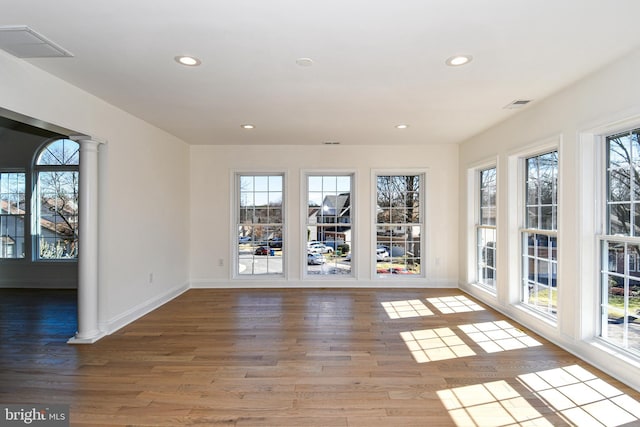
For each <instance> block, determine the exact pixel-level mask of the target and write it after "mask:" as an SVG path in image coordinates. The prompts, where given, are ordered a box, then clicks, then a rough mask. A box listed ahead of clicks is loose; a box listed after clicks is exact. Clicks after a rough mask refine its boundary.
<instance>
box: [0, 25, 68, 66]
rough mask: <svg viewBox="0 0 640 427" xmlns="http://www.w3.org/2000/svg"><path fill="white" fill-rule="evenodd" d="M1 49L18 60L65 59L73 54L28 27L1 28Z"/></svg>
mask: <svg viewBox="0 0 640 427" xmlns="http://www.w3.org/2000/svg"><path fill="white" fill-rule="evenodd" d="M0 49H3V50H5V51H7V52H9V53H10V54H12V55H14V56H17V57H18V58H64V57H71V56H73V54H72V53H71V52H69V51H68V50H66V49H64V48H63V47H61V46H58V45H57V44H55V43H54V42H52V41H51V40H49V39H47V38H46V37H45V36H43V35H42V34H38V33H37V32H35V31H33V30H32V29H31V28H29V27H27V26H26V25H12V26H0Z"/></svg>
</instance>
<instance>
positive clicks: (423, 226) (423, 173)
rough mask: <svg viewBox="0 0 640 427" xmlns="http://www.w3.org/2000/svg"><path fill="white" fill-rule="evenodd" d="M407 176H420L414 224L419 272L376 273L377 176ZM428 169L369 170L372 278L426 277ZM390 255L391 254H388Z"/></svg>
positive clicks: (399, 279)
mask: <svg viewBox="0 0 640 427" xmlns="http://www.w3.org/2000/svg"><path fill="white" fill-rule="evenodd" d="M403 175H405V176H407V175H417V176H420V179H421V181H422V182H421V184H420V189H419V193H418V194H419V195H418V197H419V201H420V206H419V217H420V222H419V223H417V224H416V225H418V226H420V246H419V247H420V258H419V259H420V274H378V272H377V261H376V249H377V246H378V245H377V242H378V240H377V237H378V236H377V225H378V224H377V216H378V212H377V205H378V177H379V176H403ZM428 179H429V177H428V170H427V169H422V168H420V169H416V168H408V169H373V170H372V171H371V209H372V211H371V224H372V227H371V246H370V253H369V259H370V262H371V264H372V267H371V275H372V277H373V278H374V280H381V281H383V280H393V281H394V282H403V281H405V282H412V281H416V280H424V279H425V278H426V277H427V274H426V270H427V261H428V259H429V258H428V254H427V250H426V248H427V245H426V240H427V226H428V223H427V215H428V213H427V208H426V205H427V190H426V188H427V184H428ZM390 255H391V254H390Z"/></svg>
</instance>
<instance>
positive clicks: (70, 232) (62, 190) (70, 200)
mask: <svg viewBox="0 0 640 427" xmlns="http://www.w3.org/2000/svg"><path fill="white" fill-rule="evenodd" d="M79 149H80V146H79V144H78V143H77V142H75V141H71V140H69V139H59V140H56V141H53V142H51V143H49V144H48V145H46V146H45V147H44V148H43V149H42V151H41V152H40V155H39V156H38V158H37V160H36V166H35V173H36V178H37V181H36V182H37V191H36V194H37V197H36V200H35V206H36V208H35V209H34V212H35V213H36V215H35V218H34V219H35V221H34V227H33V228H34V247H36V248H37V256H36V258H37V259H42V260H59V259H77V257H78V175H79V172H78V165H79V160H80V155H79Z"/></svg>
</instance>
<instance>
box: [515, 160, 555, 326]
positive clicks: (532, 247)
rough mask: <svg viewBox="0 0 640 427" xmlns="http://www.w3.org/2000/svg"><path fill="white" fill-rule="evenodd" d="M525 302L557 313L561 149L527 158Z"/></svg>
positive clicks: (524, 260)
mask: <svg viewBox="0 0 640 427" xmlns="http://www.w3.org/2000/svg"><path fill="white" fill-rule="evenodd" d="M524 198H525V206H524V219H525V220H524V227H523V228H522V229H521V230H520V235H521V236H520V237H521V242H522V273H523V274H522V284H523V286H522V302H523V303H524V304H526V305H528V306H529V307H531V308H532V309H534V310H536V311H538V312H540V313H543V314H545V315H549V316H551V317H553V318H556V317H557V309H558V304H557V302H558V282H557V271H558V258H557V254H558V151H551V152H547V153H544V154H540V155H536V156H533V157H529V158H526V159H525V197H524Z"/></svg>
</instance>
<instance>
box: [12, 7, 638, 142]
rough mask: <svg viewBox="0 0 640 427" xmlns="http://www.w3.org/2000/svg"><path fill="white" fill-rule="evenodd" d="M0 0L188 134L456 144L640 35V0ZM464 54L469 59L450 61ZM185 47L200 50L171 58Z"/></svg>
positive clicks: (78, 81) (94, 78)
mask: <svg viewBox="0 0 640 427" xmlns="http://www.w3.org/2000/svg"><path fill="white" fill-rule="evenodd" d="M0 11H1V12H0V26H3V25H27V26H29V27H30V28H32V29H33V30H35V31H36V32H38V33H40V34H42V35H44V36H45V37H47V38H49V39H50V40H52V41H53V42H55V43H57V44H58V45H60V46H62V47H63V48H65V49H67V50H68V51H70V52H71V53H72V54H73V55H74V56H73V57H72V58H41V59H40V58H39V59H27V61H29V62H30V63H32V64H34V65H35V66H37V67H39V68H41V69H43V70H45V71H47V72H49V73H51V74H54V75H56V76H59V77H60V78H62V79H64V80H66V81H68V82H70V83H72V84H73V85H76V86H78V87H80V88H82V89H84V90H86V91H88V92H91V93H93V94H95V95H96V96H98V97H100V98H102V99H104V100H106V101H107V102H109V103H111V104H113V105H115V106H117V107H120V108H121V109H123V110H126V111H128V112H130V113H131V114H133V115H135V116H138V117H140V118H142V119H144V120H146V121H148V122H150V123H152V124H154V125H156V126H158V127H160V128H162V129H165V130H166V131H168V132H170V133H172V134H174V135H176V136H177V137H179V138H181V139H183V140H184V141H186V142H188V143H190V144H236V145H237V144H301V145H318V144H321V143H322V142H324V141H340V142H341V143H342V144H345V145H346V144H440V143H457V142H460V141H462V140H464V139H466V138H468V137H470V136H472V135H474V134H476V133H478V132H480V131H482V130H484V129H486V128H488V127H490V126H492V125H494V124H496V123H498V122H500V121H502V120H505V119H507V118H509V117H511V116H512V115H513V114H517V112H518V110H509V109H504V108H503V107H504V106H505V105H507V104H509V103H510V102H512V101H514V100H516V99H533V100H534V102H532V103H531V104H529V106H528V107H524V108H531V106H532V105H535V103H536V102H539V101H540V100H541V99H543V98H544V97H546V96H548V95H550V94H552V93H554V92H556V91H558V90H560V89H561V88H563V87H565V86H567V85H568V84H570V83H571V82H573V81H575V80H577V79H580V78H581V77H584V76H585V75H587V74H589V73H591V72H593V71H594V70H596V69H598V68H600V67H602V66H604V65H605V64H607V63H609V62H611V61H613V60H615V59H617V58H619V57H621V56H623V55H624V54H625V53H628V52H630V51H631V50H633V49H636V48H638V47H640V31H639V28H638V25H637V20H638V17H639V16H640V0H224V1H222V0H180V1H177V0H174V1H170V0H108V1H88V0H84V1H82V0H55V1H52V0H21V1H16V0H0ZM458 53H466V54H470V55H472V56H473V58H474V59H473V61H472V62H471V63H470V64H468V65H466V66H463V67H457V68H452V67H448V66H446V65H445V63H444V62H445V60H446V59H447V58H448V57H449V56H451V55H454V54H458ZM182 54H190V55H194V56H197V57H198V58H200V59H201V60H202V65H201V66H200V67H196V68H189V67H184V66H181V65H178V64H177V63H176V62H175V61H174V57H175V56H176V55H182ZM302 57H308V58H311V59H313V61H314V65H313V66H312V67H300V66H299V65H297V64H296V59H298V58H302ZM0 73H1V70H0ZM244 123H252V124H254V125H255V126H256V128H255V129H253V130H250V131H249V130H244V129H241V127H240V125H241V124H244ZM400 123H407V124H409V128H408V129H404V130H398V129H396V128H395V125H397V124H400Z"/></svg>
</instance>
